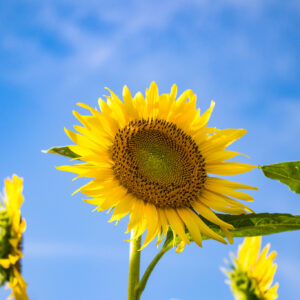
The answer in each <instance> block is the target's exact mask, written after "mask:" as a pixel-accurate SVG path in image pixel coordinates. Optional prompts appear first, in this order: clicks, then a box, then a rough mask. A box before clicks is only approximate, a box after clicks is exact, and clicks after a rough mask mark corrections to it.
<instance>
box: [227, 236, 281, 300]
mask: <svg viewBox="0 0 300 300" xmlns="http://www.w3.org/2000/svg"><path fill="white" fill-rule="evenodd" d="M260 246H261V237H260V236H258V237H247V238H245V240H244V243H243V244H242V245H240V246H239V250H238V257H237V258H235V257H233V263H234V265H232V266H231V268H232V270H230V271H227V270H225V273H226V275H227V276H228V277H229V278H230V282H229V283H230V285H231V288H232V291H233V293H234V295H235V298H236V299H237V300H247V299H251V300H274V299H277V297H278V295H277V289H278V283H276V284H275V285H274V286H273V287H271V285H272V281H273V277H274V274H275V271H276V267H277V265H276V264H273V260H274V259H275V257H276V252H275V251H273V252H271V253H270V254H269V256H268V251H269V248H270V244H268V245H267V246H266V247H265V248H264V249H263V251H262V252H261V253H260V254H259V251H260Z"/></svg>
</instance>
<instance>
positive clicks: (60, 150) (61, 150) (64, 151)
mask: <svg viewBox="0 0 300 300" xmlns="http://www.w3.org/2000/svg"><path fill="white" fill-rule="evenodd" d="M42 152H43V153H54V154H59V155H62V156H66V157H69V158H72V159H74V158H78V157H80V155H78V154H76V153H75V152H73V151H71V149H70V148H69V147H68V146H63V147H53V148H50V149H48V150H42Z"/></svg>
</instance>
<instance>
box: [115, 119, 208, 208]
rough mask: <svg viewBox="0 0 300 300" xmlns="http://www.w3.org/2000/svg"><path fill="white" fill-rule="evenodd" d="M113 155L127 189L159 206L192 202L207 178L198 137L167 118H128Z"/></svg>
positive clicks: (116, 170) (181, 205)
mask: <svg viewBox="0 0 300 300" xmlns="http://www.w3.org/2000/svg"><path fill="white" fill-rule="evenodd" d="M112 159H113V161H114V166H113V170H114V174H115V176H116V178H117V179H118V180H119V181H120V183H121V184H122V185H123V186H124V187H126V188H127V190H128V192H129V193H132V194H134V195H135V196H136V197H137V198H139V199H141V200H143V201H144V202H150V203H152V204H154V205H155V206H156V207H160V208H183V207H189V206H191V203H192V201H193V200H194V199H195V198H196V197H197V195H199V193H200V191H201V190H202V188H203V186H204V183H205V180H206V171H205V161H204V159H203V157H202V155H201V153H200V151H199V149H198V146H197V145H196V143H195V141H194V140H193V139H192V138H191V137H190V136H189V135H187V134H186V133H185V132H184V131H183V130H182V129H180V128H178V127H177V126H176V125H175V124H174V123H171V122H167V121H165V120H160V119H156V120H153V119H148V120H144V119H142V120H137V121H131V122H129V123H128V124H127V125H126V126H125V127H124V128H123V129H120V130H119V131H118V133H117V134H116V136H115V139H114V143H113V146H112Z"/></svg>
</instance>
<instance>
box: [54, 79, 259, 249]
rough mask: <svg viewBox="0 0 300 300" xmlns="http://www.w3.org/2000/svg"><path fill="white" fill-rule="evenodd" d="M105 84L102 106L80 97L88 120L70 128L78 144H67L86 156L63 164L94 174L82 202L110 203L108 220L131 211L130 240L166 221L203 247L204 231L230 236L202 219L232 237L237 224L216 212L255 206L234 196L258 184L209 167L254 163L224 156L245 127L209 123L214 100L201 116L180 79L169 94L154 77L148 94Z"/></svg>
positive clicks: (239, 168) (101, 206) (244, 167)
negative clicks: (120, 91) (117, 90)
mask: <svg viewBox="0 0 300 300" xmlns="http://www.w3.org/2000/svg"><path fill="white" fill-rule="evenodd" d="M108 91H109V92H110V95H109V96H105V97H106V101H104V100H103V99H101V98H100V99H99V107H100V111H99V110H97V109H94V108H91V107H90V106H88V105H86V104H83V103H78V105H79V106H80V107H82V108H84V109H87V110H88V111H89V112H90V114H91V115H81V114H79V113H78V112H76V111H74V115H75V117H76V118H77V119H78V120H79V121H80V122H81V123H82V125H83V126H78V125H75V126H74V129H75V130H76V131H77V133H76V132H73V131H69V130H67V129H65V131H66V134H67V135H68V136H69V138H70V139H71V140H72V141H73V142H74V143H75V145H71V146H69V147H70V150H71V151H73V152H74V153H76V154H77V155H78V156H79V157H78V159H79V160H80V161H82V163H79V164H76V165H72V166H61V167H58V169H59V170H62V171H68V172H73V173H76V174H77V175H78V176H77V177H76V178H79V177H88V178H91V181H90V182H89V183H88V184H86V185H84V186H82V187H81V188H80V189H79V190H80V191H81V193H83V194H84V195H87V196H89V198H88V199H84V201H86V202H88V203H90V204H93V205H96V206H97V207H96V210H98V211H104V210H113V213H112V217H111V219H110V221H116V222H118V221H119V220H120V219H122V218H123V217H125V216H126V215H127V214H129V216H130V218H129V223H128V228H127V232H130V231H132V230H134V235H133V239H135V238H138V237H139V236H141V235H142V234H143V233H144V232H145V231H147V234H146V238H145V241H144V245H143V247H145V246H146V245H147V244H148V243H150V242H151V241H152V240H153V239H154V238H155V237H156V236H157V237H158V238H159V242H160V241H161V240H162V239H163V238H164V236H165V235H166V233H167V231H168V229H169V227H171V228H172V230H173V233H174V238H175V237H179V238H180V239H181V240H182V243H187V244H189V243H190V240H189V238H188V236H187V235H186V230H185V228H187V229H188V231H189V233H190V234H191V237H192V238H193V240H194V241H195V242H196V243H197V244H198V245H199V246H201V245H202V234H204V235H205V236H207V237H209V238H212V239H215V240H217V241H220V242H222V243H226V241H225V240H224V239H223V237H221V236H220V235H218V234H217V233H215V232H214V231H212V230H211V229H210V228H209V227H208V226H207V224H206V223H205V220H204V219H206V220H209V221H210V222H213V223H215V224H217V225H219V226H220V228H221V229H222V230H223V231H224V233H225V235H226V236H227V238H228V240H229V241H230V242H232V237H231V235H230V233H229V230H232V229H234V228H233V226H232V225H231V224H228V223H226V222H224V221H222V220H221V219H220V218H218V217H217V215H216V214H215V212H214V211H219V212H223V213H229V214H244V213H246V212H247V211H249V212H252V210H251V209H250V208H248V207H247V206H245V205H244V204H241V203H240V202H238V201H237V200H235V199H233V198H236V199H240V200H246V201H252V200H253V198H252V197H251V196H250V195H248V194H246V193H244V192H241V191H237V189H256V188H254V187H251V186H249V185H245V184H240V183H236V182H233V181H228V180H225V179H221V178H216V177H211V176H208V174H217V175H235V174H240V173H244V172H248V171H250V170H252V169H253V168H254V166H253V165H249V164H245V163H238V162H224V161H226V160H228V159H231V158H233V157H235V156H237V155H239V154H240V153H238V152H234V151H229V150H225V148H226V147H227V146H229V145H230V144H231V143H232V142H234V141H235V140H237V139H239V138H240V137H242V136H243V135H244V134H245V133H246V130H244V129H224V130H218V129H216V128H211V127H207V122H208V120H209V118H210V115H211V112H212V110H213V108H214V105H215V104H214V102H213V101H212V103H211V106H210V108H209V109H208V110H207V111H206V112H204V113H203V114H202V115H200V109H197V108H196V95H195V94H194V93H193V92H192V91H191V90H186V91H185V92H184V93H183V94H181V95H180V96H179V97H178V98H177V99H176V95H177V86H176V85H173V86H172V88H171V92H170V94H162V95H159V92H158V88H157V85H156V83H154V82H153V83H152V84H151V86H150V88H149V89H147V90H146V96H145V97H144V96H143V95H142V93H140V92H138V93H137V94H136V95H135V96H134V97H132V95H131V93H130V91H129V89H128V88H127V86H124V89H123V101H122V100H120V99H119V98H118V97H117V96H116V95H115V94H114V93H113V92H112V91H111V90H109V89H108ZM79 190H78V191H79ZM143 247H142V248H143Z"/></svg>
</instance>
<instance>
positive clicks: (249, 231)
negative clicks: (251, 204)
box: [188, 213, 300, 240]
mask: <svg viewBox="0 0 300 300" xmlns="http://www.w3.org/2000/svg"><path fill="white" fill-rule="evenodd" d="M217 216H218V217H219V218H220V219H222V220H223V221H225V222H227V223H229V224H231V225H233V226H234V228H235V230H231V231H230V233H231V235H232V236H233V237H245V236H260V235H268V234H274V233H280V232H285V231H292V230H300V215H295V216H294V215H290V214H269V213H261V214H248V215H238V216H233V215H223V214H217ZM202 220H203V219H202ZM203 221H204V220H203ZM205 223H206V224H207V225H208V226H209V227H210V228H211V229H212V230H213V231H215V232H216V233H218V234H219V235H221V236H223V237H224V233H223V231H222V230H221V229H220V227H219V226H217V225H216V224H213V223H211V222H208V221H206V222H205ZM188 236H189V237H190V236H191V235H190V234H188ZM207 239H209V238H208V237H206V236H203V240H207Z"/></svg>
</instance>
